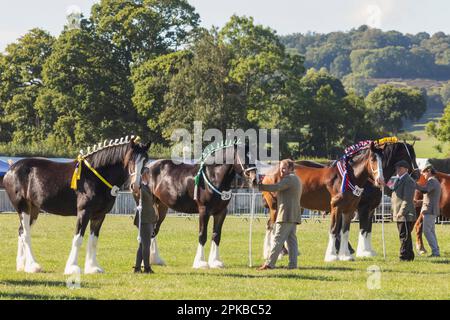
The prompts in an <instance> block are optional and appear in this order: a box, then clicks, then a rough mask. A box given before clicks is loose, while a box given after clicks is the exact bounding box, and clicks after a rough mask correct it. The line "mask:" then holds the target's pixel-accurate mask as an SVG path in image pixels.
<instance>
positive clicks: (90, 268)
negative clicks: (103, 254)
mask: <svg viewBox="0 0 450 320" xmlns="http://www.w3.org/2000/svg"><path fill="white" fill-rule="evenodd" d="M84 273H85V274H96V273H105V271H104V270H103V269H102V268H100V267H99V266H86V267H84Z"/></svg>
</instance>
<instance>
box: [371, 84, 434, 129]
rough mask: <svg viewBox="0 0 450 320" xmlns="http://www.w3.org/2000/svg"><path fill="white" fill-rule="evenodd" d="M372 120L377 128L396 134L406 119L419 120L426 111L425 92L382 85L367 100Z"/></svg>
mask: <svg viewBox="0 0 450 320" xmlns="http://www.w3.org/2000/svg"><path fill="white" fill-rule="evenodd" d="M366 105H367V107H368V108H369V110H370V112H371V119H372V120H373V122H374V124H375V126H376V127H378V128H381V129H382V130H383V131H385V132H393V133H394V134H396V133H397V132H399V131H400V130H401V128H402V126H403V120H405V119H411V120H414V119H416V120H417V119H419V118H420V117H421V116H422V115H423V114H424V112H425V111H426V108H427V105H426V98H425V94H424V92H422V91H420V90H418V89H415V88H396V87H394V86H392V85H380V86H378V87H377V88H376V89H374V90H373V91H372V92H371V93H370V94H369V95H368V96H367V98H366Z"/></svg>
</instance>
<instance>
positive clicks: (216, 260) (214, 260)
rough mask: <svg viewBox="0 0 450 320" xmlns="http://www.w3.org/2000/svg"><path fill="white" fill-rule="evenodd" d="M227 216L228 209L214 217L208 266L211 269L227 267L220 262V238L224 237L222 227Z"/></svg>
mask: <svg viewBox="0 0 450 320" xmlns="http://www.w3.org/2000/svg"><path fill="white" fill-rule="evenodd" d="M226 215H227V209H225V210H223V211H222V212H220V213H218V214H216V215H214V216H213V217H214V226H213V234H212V241H211V250H210V252H209V259H208V264H209V267H210V268H223V267H224V266H225V265H224V264H223V262H222V261H221V260H220V256H219V244H220V237H221V236H222V226H223V222H224V221H225V217H226Z"/></svg>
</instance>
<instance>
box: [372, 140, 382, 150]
mask: <svg viewBox="0 0 450 320" xmlns="http://www.w3.org/2000/svg"><path fill="white" fill-rule="evenodd" d="M379 150H380V149H379V148H377V147H376V146H375V142H374V141H372V142H371V143H370V151H372V152H378V151H379Z"/></svg>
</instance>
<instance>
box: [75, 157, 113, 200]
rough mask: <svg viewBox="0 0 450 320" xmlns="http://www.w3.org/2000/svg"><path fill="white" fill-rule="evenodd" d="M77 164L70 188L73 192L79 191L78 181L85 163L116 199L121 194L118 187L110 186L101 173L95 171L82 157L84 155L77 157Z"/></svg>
mask: <svg viewBox="0 0 450 320" xmlns="http://www.w3.org/2000/svg"><path fill="white" fill-rule="evenodd" d="M76 161H77V164H76V166H75V170H74V172H73V175H72V181H71V183H70V188H71V189H73V190H77V188H78V180H80V178H81V168H82V165H83V163H84V164H85V165H86V167H87V168H88V169H89V170H90V171H91V172H92V173H93V174H95V176H96V177H97V178H99V179H100V181H101V182H103V183H104V184H105V185H106V186H107V187H108V188H110V189H111V195H112V196H113V197H116V196H117V195H118V192H119V187H117V186H113V185H112V184H110V183H109V182H108V181H107V180H106V179H105V178H103V177H102V175H101V174H100V173H98V171H97V170H95V169H94V168H93V167H92V166H91V165H90V163H89V162H88V161H87V160H86V159H85V158H84V157H83V156H82V155H78V157H77V160H76Z"/></svg>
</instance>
